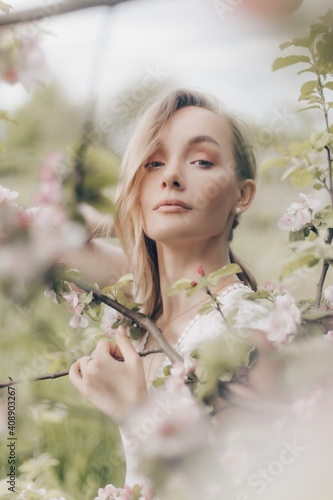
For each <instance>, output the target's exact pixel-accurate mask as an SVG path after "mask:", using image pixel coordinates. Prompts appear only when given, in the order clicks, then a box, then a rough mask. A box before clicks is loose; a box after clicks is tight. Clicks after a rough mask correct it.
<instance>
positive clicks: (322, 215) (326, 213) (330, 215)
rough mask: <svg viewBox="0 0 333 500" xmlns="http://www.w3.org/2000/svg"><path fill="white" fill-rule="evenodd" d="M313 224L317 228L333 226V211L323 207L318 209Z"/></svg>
mask: <svg viewBox="0 0 333 500" xmlns="http://www.w3.org/2000/svg"><path fill="white" fill-rule="evenodd" d="M313 225H314V227H315V228H316V229H319V228H330V227H332V228H333V212H332V210H328V209H326V208H323V209H322V210H318V212H316V214H315V216H314V218H313Z"/></svg>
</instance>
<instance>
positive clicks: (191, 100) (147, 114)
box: [114, 89, 257, 319]
mask: <svg viewBox="0 0 333 500" xmlns="http://www.w3.org/2000/svg"><path fill="white" fill-rule="evenodd" d="M187 106H197V107H199V108H204V109H207V110H209V111H212V112H214V113H216V114H219V115H220V116H221V117H224V118H225V119H226V120H227V122H228V124H229V126H230V129H231V132H232V137H233V147H234V156H235V173H236V176H237V178H238V179H239V180H240V181H241V180H245V179H254V178H255V174H256V161H255V156H254V153H253V149H252V146H251V144H250V142H249V140H248V139H247V137H246V134H245V133H244V131H243V128H242V126H241V125H240V124H239V122H238V121H237V120H235V118H233V117H231V116H229V115H226V114H225V113H223V112H222V111H221V109H220V107H219V104H218V102H217V101H215V100H214V98H209V97H207V96H206V95H204V94H203V93H201V92H197V91H192V90H183V89H179V90H174V91H172V92H169V93H168V94H166V95H163V96H162V97H159V98H155V99H154V102H153V103H152V104H150V106H149V107H148V108H147V109H146V110H145V111H144V112H143V113H142V114H141V116H140V119H139V121H138V123H137V124H136V127H135V129H134V131H133V133H132V136H131V139H130V141H129V143H128V145H127V149H126V152H125V154H124V157H123V160H122V165H121V179H120V184H119V186H118V195H117V199H116V204H117V207H118V213H117V215H116V217H115V221H114V225H115V229H116V232H117V235H118V238H119V240H120V243H121V245H122V248H123V250H124V252H125V254H126V255H127V258H128V259H129V262H130V263H131V266H132V269H133V274H134V276H135V287H136V294H137V296H136V297H137V300H139V301H140V302H142V303H144V304H145V306H144V313H145V314H147V315H148V316H150V317H152V318H153V319H156V318H157V317H158V315H159V314H160V313H161V312H162V300H161V292H160V281H159V272H158V262H157V251H156V244H155V241H153V240H151V239H150V238H149V237H148V236H147V235H146V234H145V233H144V230H143V219H142V213H141V208H140V205H139V190H140V184H141V181H142V179H143V176H144V175H145V172H144V169H143V168H141V167H142V166H143V165H145V164H146V163H147V161H148V160H149V158H150V157H151V156H152V155H153V154H154V152H155V151H156V149H157V147H158V134H159V132H160V130H161V128H162V127H163V125H164V124H165V123H166V122H167V121H168V119H169V118H170V117H171V116H172V115H173V113H175V111H177V110H178V109H180V108H184V107H187ZM237 223H238V217H237V216H235V221H234V224H233V226H232V230H233V229H234V227H236V225H237ZM232 230H231V233H230V237H229V241H231V239H232ZM229 255H230V260H231V262H234V263H237V264H239V265H240V267H241V268H242V272H241V273H239V274H238V277H239V278H240V279H241V280H242V281H244V283H245V284H248V285H249V286H250V287H251V288H253V289H254V290H256V287H257V284H256V280H255V278H254V276H253V275H252V274H251V272H250V271H248V270H247V268H246V267H245V266H244V263H243V262H241V261H240V259H238V258H237V257H236V256H235V255H234V253H233V252H232V251H231V250H230V247H229Z"/></svg>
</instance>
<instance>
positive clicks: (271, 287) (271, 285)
mask: <svg viewBox="0 0 333 500" xmlns="http://www.w3.org/2000/svg"><path fill="white" fill-rule="evenodd" d="M265 288H266V290H268V291H269V292H274V290H275V285H274V283H272V282H271V281H267V283H266V284H265Z"/></svg>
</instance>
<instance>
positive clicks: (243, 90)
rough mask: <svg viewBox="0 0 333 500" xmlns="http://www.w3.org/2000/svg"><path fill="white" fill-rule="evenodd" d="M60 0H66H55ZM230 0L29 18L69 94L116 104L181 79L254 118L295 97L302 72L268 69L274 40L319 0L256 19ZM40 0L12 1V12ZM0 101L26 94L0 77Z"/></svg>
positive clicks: (6, 103)
mask: <svg viewBox="0 0 333 500" xmlns="http://www.w3.org/2000/svg"><path fill="white" fill-rule="evenodd" d="M59 1H65V0H59ZM221 2H224V4H228V2H229V6H230V5H238V4H240V5H241V3H240V2H235V1H234V0H133V1H128V2H125V3H122V4H120V5H118V6H116V7H113V8H108V7H96V8H93V9H87V10H84V11H79V12H75V13H69V14H65V15H62V16H58V17H54V18H48V19H46V20H44V21H36V23H35V28H36V29H41V28H42V29H44V30H46V31H47V32H48V33H47V34H44V35H42V36H41V47H42V49H43V51H44V54H45V59H46V64H47V68H48V75H49V78H55V79H56V80H57V81H59V82H60V84H61V86H62V87H63V89H64V91H65V93H66V94H67V95H68V96H69V97H70V99H72V100H73V101H74V102H78V103H86V102H87V101H88V98H89V96H90V95H91V93H92V92H93V93H94V95H96V96H98V105H99V106H100V107H102V108H103V107H106V106H110V103H111V105H112V106H117V105H118V106H119V102H118V101H116V97H117V96H119V93H122V96H123V98H124V100H125V99H127V100H128V98H130V99H131V98H132V99H134V100H136V101H140V100H142V101H144V99H145V95H147V90H145V89H147V88H148V87H149V86H150V88H153V87H154V85H156V82H158V83H163V84H164V85H165V86H166V87H167V88H169V87H170V88H171V87H172V88H174V87H175V86H186V87H190V88H196V89H201V90H204V91H207V92H209V93H212V94H214V95H215V96H216V97H218V98H219V99H220V100H221V101H222V103H223V106H224V107H225V108H226V109H227V110H229V111H236V112H237V113H238V114H239V115H242V116H243V117H244V118H246V117H248V116H250V117H252V118H254V119H256V120H260V119H262V118H263V117H266V118H267V117H268V116H270V115H272V112H273V113H274V112H275V113H279V112H283V109H284V106H291V105H293V103H295V102H297V99H298V91H299V88H300V85H301V84H302V83H303V82H304V81H305V80H306V76H299V77H297V76H296V71H295V67H291V68H287V69H284V70H280V71H278V72H273V71H272V63H273V61H274V59H275V58H276V57H279V56H281V55H288V52H287V51H285V52H286V54H284V53H281V51H280V49H279V45H280V43H282V42H283V41H286V40H289V39H290V38H292V37H294V36H296V35H299V34H302V33H303V34H306V33H307V31H308V29H307V24H311V23H313V22H316V15H321V14H324V13H325V12H326V10H327V7H328V3H329V2H328V1H327V0H316V2H315V4H316V6H315V7H316V8H315V13H314V12H313V8H314V7H313V0H304V3H303V5H302V7H301V9H299V10H298V11H296V12H295V13H293V14H292V15H290V16H289V17H288V18H284V19H283V20H282V21H280V22H278V21H275V22H273V23H272V22H270V23H268V22H267V21H263V20H260V19H258V18H257V17H253V16H252V17H251V16H248V15H246V14H245V12H244V10H243V9H242V8H241V7H240V6H239V5H238V6H235V7H233V8H231V9H230V11H229V10H228V11H227V12H224V13H222V12H221V5H222V3H221ZM49 3H51V2H50V1H48V0H39V1H38V0H36V1H31V0H13V1H12V2H11V5H12V6H13V9H14V11H19V10H22V9H25V8H28V7H33V6H43V5H47V4H49ZM0 94H1V107H2V108H5V109H8V110H12V109H15V107H17V106H19V105H20V104H22V103H23V102H25V101H27V100H28V99H29V98H30V94H29V92H27V91H26V90H25V89H24V88H23V87H22V85H21V84H16V85H14V86H8V85H5V84H1V89H0Z"/></svg>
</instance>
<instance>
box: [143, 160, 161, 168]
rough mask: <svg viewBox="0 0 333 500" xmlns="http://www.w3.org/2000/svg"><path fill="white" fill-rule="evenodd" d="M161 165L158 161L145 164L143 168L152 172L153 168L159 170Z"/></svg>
mask: <svg viewBox="0 0 333 500" xmlns="http://www.w3.org/2000/svg"><path fill="white" fill-rule="evenodd" d="M162 165H163V163H161V162H160V161H150V162H149V163H146V165H145V168H147V169H148V170H153V169H155V168H159V167H161V166H162Z"/></svg>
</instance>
